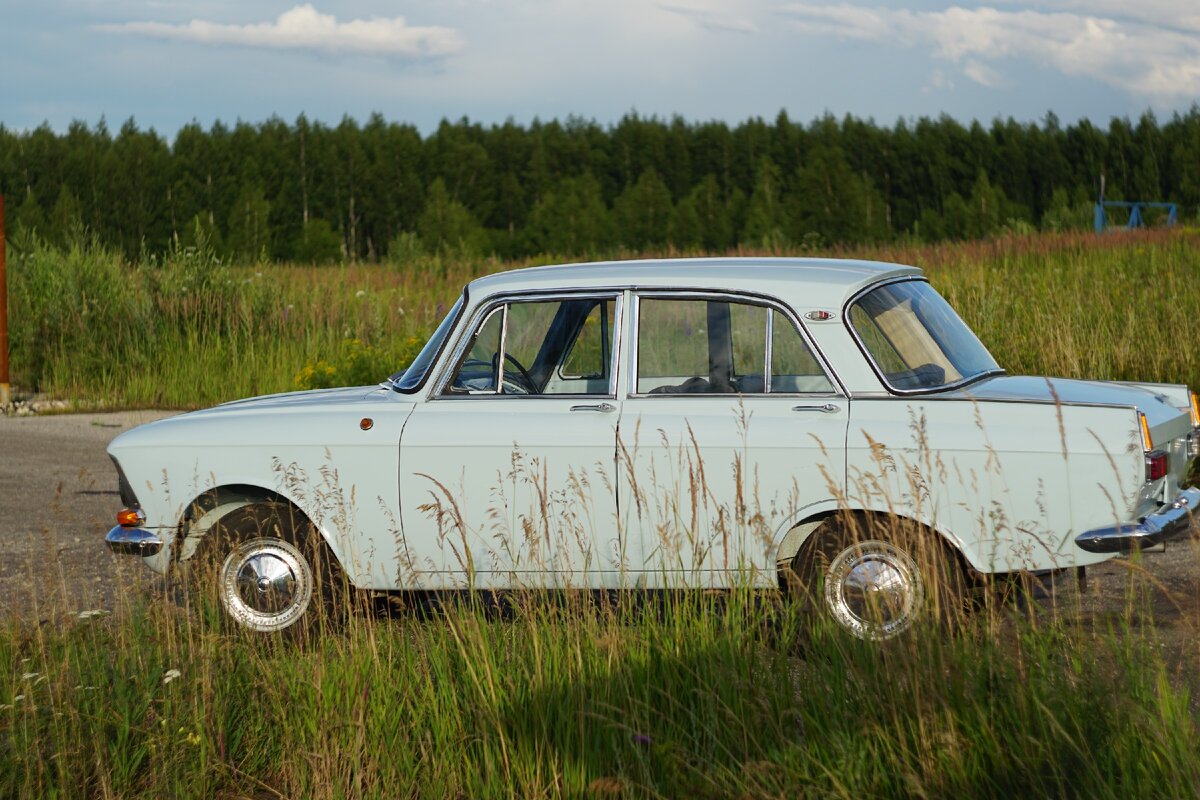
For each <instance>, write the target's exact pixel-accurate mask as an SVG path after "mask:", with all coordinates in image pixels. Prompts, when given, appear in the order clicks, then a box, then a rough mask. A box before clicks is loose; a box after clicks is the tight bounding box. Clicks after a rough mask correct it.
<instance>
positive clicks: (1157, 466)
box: [1146, 450, 1167, 481]
mask: <svg viewBox="0 0 1200 800" xmlns="http://www.w3.org/2000/svg"><path fill="white" fill-rule="evenodd" d="M1166 474H1167V454H1166V453H1164V452H1163V451H1162V450H1155V451H1154V452H1152V453H1146V480H1148V481H1156V480H1158V479H1159V478H1162V477H1165V476H1166Z"/></svg>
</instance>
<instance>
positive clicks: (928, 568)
mask: <svg viewBox="0 0 1200 800" xmlns="http://www.w3.org/2000/svg"><path fill="white" fill-rule="evenodd" d="M813 537H814V539H813V540H811V541H809V542H808V543H807V544H806V546H805V547H804V548H803V549H802V550H801V553H800V554H799V555H798V556H797V558H796V563H795V564H794V566H793V569H794V570H795V572H796V574H797V576H798V577H799V578H800V582H801V586H802V590H803V591H807V592H808V594H809V598H810V600H811V602H812V605H813V606H815V610H816V611H817V612H818V613H819V614H820V615H821V616H823V617H825V618H826V619H828V620H830V621H831V622H834V623H836V624H837V625H838V626H839V627H841V628H842V629H844V630H846V631H847V632H849V633H850V634H852V635H854V636H857V637H858V638H860V639H868V640H874V641H882V640H885V639H892V638H895V637H897V636H900V635H902V634H904V633H905V632H906V631H908V630H909V629H910V628H912V627H913V626H914V625H916V624H918V623H922V622H932V623H935V624H941V625H943V626H945V625H954V624H957V623H958V622H959V621H960V620H961V618H962V616H963V614H964V613H965V611H966V608H967V604H966V600H967V590H966V588H967V587H966V580H965V575H964V573H963V570H962V568H961V567H960V565H959V564H958V561H957V559H956V558H955V556H954V554H953V553H952V552H950V551H949V549H948V547H947V546H946V545H945V544H944V543H943V542H942V541H941V540H940V538H938V537H937V535H936V534H933V533H931V532H929V531H926V530H923V529H921V528H919V527H918V526H916V525H913V524H911V523H909V522H907V521H904V520H881V519H878V518H872V517H854V518H849V519H837V520H830V521H828V522H826V523H825V525H823V526H822V527H821V528H819V529H818V530H817V531H815V532H814V533H813Z"/></svg>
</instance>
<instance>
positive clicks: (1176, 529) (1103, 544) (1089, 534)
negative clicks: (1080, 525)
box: [1075, 488, 1200, 553]
mask: <svg viewBox="0 0 1200 800" xmlns="http://www.w3.org/2000/svg"><path fill="white" fill-rule="evenodd" d="M1193 511H1200V489H1196V488H1193V489H1184V490H1183V491H1181V492H1180V493H1179V496H1178V497H1176V498H1175V499H1174V500H1173V501H1172V502H1170V503H1167V504H1166V505H1164V506H1162V507H1161V508H1159V509H1158V511H1155V512H1154V513H1153V514H1150V515H1149V516H1147V517H1146V518H1145V519H1143V520H1142V521H1141V522H1127V523H1124V524H1121V525H1112V526H1109V527H1105V528H1093V529H1092V530H1090V531H1084V532H1083V533H1081V534H1080V535H1079V536H1076V537H1075V544H1076V545H1078V546H1079V547H1080V549H1082V550H1087V551H1088V552H1089V553H1127V552H1129V551H1131V550H1137V549H1138V548H1141V547H1150V546H1151V545H1156V544H1159V543H1160V542H1165V541H1167V540H1168V539H1173V538H1175V537H1176V536H1178V535H1180V534H1182V533H1186V532H1187V531H1188V530H1190V529H1191V527H1192V512H1193Z"/></svg>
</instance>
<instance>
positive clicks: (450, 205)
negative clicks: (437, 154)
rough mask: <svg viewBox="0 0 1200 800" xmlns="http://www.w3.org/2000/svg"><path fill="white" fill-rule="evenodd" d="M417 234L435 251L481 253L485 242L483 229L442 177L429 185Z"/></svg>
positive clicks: (428, 247)
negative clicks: (454, 196) (451, 194)
mask: <svg viewBox="0 0 1200 800" xmlns="http://www.w3.org/2000/svg"><path fill="white" fill-rule="evenodd" d="M417 234H418V235H419V236H420V237H421V241H422V243H424V245H425V247H426V248H427V249H428V250H429V251H430V252H432V253H444V252H450V251H453V252H459V253H468V254H479V253H480V252H482V251H483V248H484V245H485V240H484V233H483V229H482V228H481V227H480V225H479V223H478V222H476V221H475V218H474V217H473V216H472V215H471V212H470V211H468V210H467V207H466V206H464V205H463V204H462V203H460V202H458V201H457V200H454V199H452V198H451V197H450V193H449V192H448V191H447V190H446V182H445V181H444V180H442V179H441V178H438V179H437V180H435V181H434V182H433V185H432V186H430V187H429V192H428V193H427V195H426V198H425V208H424V209H423V210H422V211H421V216H420V217H418V218H417Z"/></svg>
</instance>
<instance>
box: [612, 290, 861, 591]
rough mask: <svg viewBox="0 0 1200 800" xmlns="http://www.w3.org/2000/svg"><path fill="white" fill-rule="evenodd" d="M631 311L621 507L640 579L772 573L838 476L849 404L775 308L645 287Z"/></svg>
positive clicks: (683, 580)
mask: <svg viewBox="0 0 1200 800" xmlns="http://www.w3.org/2000/svg"><path fill="white" fill-rule="evenodd" d="M632 317H633V320H632V323H631V328H633V329H634V330H633V331H632V336H631V338H632V346H633V348H634V353H633V354H632V355H631V358H630V369H629V386H628V390H629V393H628V396H627V397H626V398H625V400H624V402H623V404H622V410H621V424H620V433H619V441H618V457H619V460H620V465H621V470H620V478H621V482H620V488H619V498H618V503H619V507H620V517H621V523H622V530H623V533H624V535H625V536H626V537H627V539H628V541H629V542H630V544H629V547H630V549H631V550H634V549H640V551H641V562H642V564H641V567H642V569H643V570H644V573H645V574H644V580H645V582H646V584H647V585H648V586H725V585H730V584H731V583H732V582H735V581H737V580H739V579H741V578H745V577H747V576H749V575H750V574H751V573H750V571H749V570H750V569H753V570H754V573H753V574H754V580H755V581H756V582H758V583H760V584H766V583H771V582H774V580H775V565H774V556H775V553H774V549H775V547H776V546H777V544H778V539H779V536H780V535H781V534H782V533H783V532H786V529H787V527H788V526H790V525H791V524H793V523H794V522H795V520H796V519H797V518H798V515H799V514H800V513H801V512H802V511H803V510H804V509H812V508H817V507H819V506H820V505H822V504H824V505H825V506H828V505H829V504H830V503H831V501H832V499H833V498H834V497H835V494H836V487H837V486H838V485H839V484H841V483H843V482H844V477H845V464H846V452H845V450H846V448H845V443H846V425H847V419H848V417H849V402H848V400H847V399H846V397H845V396H844V395H843V394H842V393H841V392H839V391H838V389H837V387H836V384H835V383H834V382H833V381H832V380H831V378H830V376H829V374H828V372H827V371H826V369H825V368H824V367H823V365H822V364H821V362H820V361H819V360H818V358H817V357H816V356H815V355H814V350H813V348H812V347H811V346H810V345H809V343H808V341H807V339H806V338H805V336H804V335H802V333H801V331H800V329H799V328H798V326H797V324H796V322H795V321H794V320H793V319H792V317H791V316H790V315H789V314H787V313H786V312H784V311H783V309H782V307H781V306H774V305H771V304H768V303H766V302H764V301H761V300H754V299H748V298H747V299H741V298H731V297H729V296H725V295H686V296H685V295H670V294H653V293H643V294H640V295H639V296H638V297H636V298H635V300H634V312H633V314H632ZM635 543H637V544H635ZM739 576H741V577H740V578H739Z"/></svg>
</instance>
